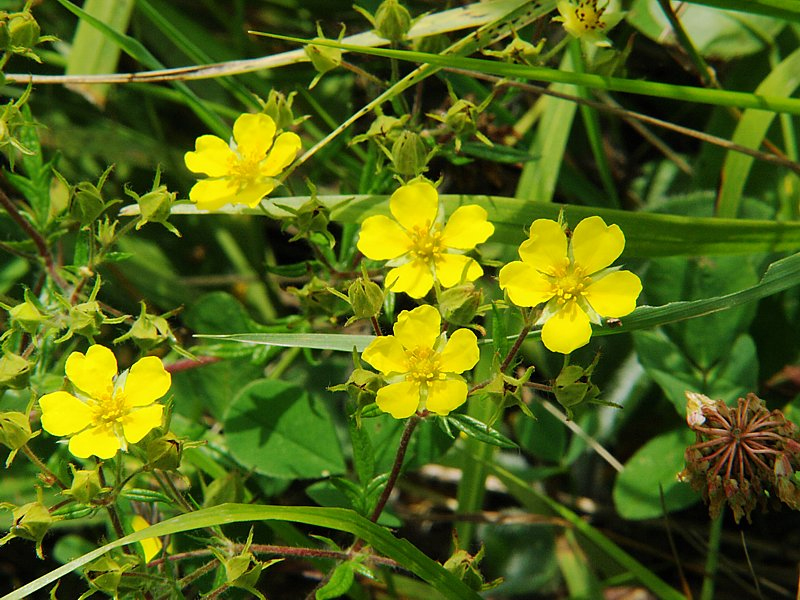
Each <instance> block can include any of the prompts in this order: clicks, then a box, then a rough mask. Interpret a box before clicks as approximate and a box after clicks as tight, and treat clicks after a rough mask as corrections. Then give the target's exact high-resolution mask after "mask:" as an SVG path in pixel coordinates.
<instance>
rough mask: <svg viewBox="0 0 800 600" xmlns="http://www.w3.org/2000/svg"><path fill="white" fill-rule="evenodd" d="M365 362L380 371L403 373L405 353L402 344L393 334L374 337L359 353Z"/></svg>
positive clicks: (386, 373) (384, 372)
mask: <svg viewBox="0 0 800 600" xmlns="http://www.w3.org/2000/svg"><path fill="white" fill-rule="evenodd" d="M361 358H363V359H364V360H365V361H366V362H368V363H369V364H370V365H372V367H373V368H375V369H377V370H378V371H380V372H381V373H383V374H385V375H388V374H389V373H405V372H406V371H407V370H408V367H407V365H406V353H405V351H404V350H403V346H402V344H401V343H400V342H399V341H398V340H397V338H396V337H394V336H393V335H384V336H381V337H378V338H375V339H374V340H373V341H372V342H371V343H370V345H369V346H367V347H366V348H365V349H364V352H363V353H362V354H361Z"/></svg>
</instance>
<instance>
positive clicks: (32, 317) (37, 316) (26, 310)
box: [8, 291, 47, 333]
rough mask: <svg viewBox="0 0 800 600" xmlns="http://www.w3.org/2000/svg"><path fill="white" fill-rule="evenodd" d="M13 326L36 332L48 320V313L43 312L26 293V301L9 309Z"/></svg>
mask: <svg viewBox="0 0 800 600" xmlns="http://www.w3.org/2000/svg"><path fill="white" fill-rule="evenodd" d="M8 316H9V317H10V318H11V324H12V326H16V327H17V328H18V329H21V330H22V331H26V332H28V333H36V330H37V329H39V326H40V325H41V324H42V323H44V322H45V321H47V315H45V314H43V313H42V312H41V311H40V310H39V309H38V308H37V306H36V304H34V303H33V301H32V300H31V299H30V298H29V297H28V292H27V291H26V293H25V302H23V303H22V304H17V305H16V306H15V307H13V308H12V309H10V310H9V311H8Z"/></svg>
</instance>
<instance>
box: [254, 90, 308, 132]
mask: <svg viewBox="0 0 800 600" xmlns="http://www.w3.org/2000/svg"><path fill="white" fill-rule="evenodd" d="M296 95H297V92H292V93H291V94H289V95H288V96H286V95H285V94H283V93H281V92H278V91H276V90H274V89H272V90H270V91H269V95H268V96H267V102H266V103H265V104H264V105H263V106H262V107H261V111H262V112H263V113H264V114H266V115H269V116H270V117H272V120H273V121H275V126H276V127H277V128H278V129H279V130H281V129H289V128H290V127H292V126H293V125H296V124H297V122H296V121H295V118H294V113H293V112H292V103H293V102H294V97H295V96H296ZM299 120H302V119H299Z"/></svg>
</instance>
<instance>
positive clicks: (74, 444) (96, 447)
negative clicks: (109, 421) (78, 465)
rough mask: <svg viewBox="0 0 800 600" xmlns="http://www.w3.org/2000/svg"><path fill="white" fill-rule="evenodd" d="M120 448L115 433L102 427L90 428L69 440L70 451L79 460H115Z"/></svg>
mask: <svg viewBox="0 0 800 600" xmlns="http://www.w3.org/2000/svg"><path fill="white" fill-rule="evenodd" d="M120 448H121V445H120V443H119V439H118V438H117V436H116V435H114V432H113V431H112V430H111V429H107V428H101V427H90V428H89V429H87V430H86V431H82V432H81V433H79V434H78V435H74V436H72V438H70V440H69V451H70V452H72V454H73V455H75V456H77V457H78V458H89V457H90V456H92V455H94V456H96V457H97V458H113V457H114V455H115V454H116V453H117V450H119V449H120Z"/></svg>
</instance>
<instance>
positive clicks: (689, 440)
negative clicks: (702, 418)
mask: <svg viewBox="0 0 800 600" xmlns="http://www.w3.org/2000/svg"><path fill="white" fill-rule="evenodd" d="M693 443H694V434H693V433H692V432H691V430H690V429H689V428H688V427H687V428H682V429H678V430H675V431H670V432H668V433H664V434H662V435H659V436H657V437H655V438H653V439H651V440H650V441H649V442H647V443H646V444H645V445H644V446H642V447H641V448H640V449H639V450H638V451H637V452H636V454H634V455H633V456H632V457H631V458H630V460H629V461H628V462H627V463H625V470H624V471H622V472H621V473H620V474H619V475H618V476H617V479H616V481H615V482H614V505H615V506H616V507H617V512H619V514H620V515H621V516H622V517H623V518H625V519H631V520H640V519H655V518H658V517H660V516H662V515H663V514H664V508H662V504H661V494H660V492H659V486H660V487H661V489H663V491H664V507H665V508H666V511H667V512H673V511H676V510H680V509H682V508H686V507H687V506H691V505H692V504H694V503H695V502H697V501H698V500H699V498H700V497H699V496H698V495H697V493H696V492H694V491H693V490H692V488H691V487H689V485H687V484H685V483H681V482H680V481H678V479H677V477H676V476H677V474H678V473H679V472H680V471H681V470H682V469H683V467H684V460H683V454H684V452H685V450H686V447H687V446H690V445H691V444H693Z"/></svg>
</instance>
